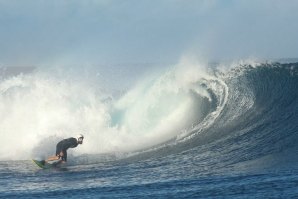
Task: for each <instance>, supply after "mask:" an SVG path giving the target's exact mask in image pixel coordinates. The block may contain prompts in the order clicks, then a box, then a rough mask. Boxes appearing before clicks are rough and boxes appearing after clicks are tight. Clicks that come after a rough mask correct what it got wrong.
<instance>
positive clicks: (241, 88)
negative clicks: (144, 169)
mask: <svg viewBox="0 0 298 199" xmlns="http://www.w3.org/2000/svg"><path fill="white" fill-rule="evenodd" d="M215 71H216V70H215ZM215 73H216V75H215V76H216V78H217V79H220V82H223V83H222V84H220V85H224V87H222V88H224V89H222V90H223V91H224V92H216V90H218V89H219V88H220V86H219V87H218V85H217V86H216V87H215V88H212V89H207V90H208V92H209V94H210V95H211V96H213V98H212V101H213V102H214V105H215V107H213V108H212V109H211V110H209V111H207V112H208V114H207V115H206V117H205V118H204V119H203V120H202V121H200V122H198V123H197V124H196V125H194V126H192V127H191V128H189V129H188V130H187V131H186V132H184V133H182V134H180V135H178V136H177V137H176V140H172V142H170V143H166V144H164V145H160V146H158V147H155V148H151V150H147V151H145V152H144V153H141V155H139V156H138V157H143V158H144V157H145V158H148V157H151V156H155V157H160V156H167V155H170V154H176V155H177V154H180V155H181V154H183V155H187V158H192V159H194V160H195V161H197V162H201V163H202V164H203V163H204V162H205V163H206V164H208V165H210V164H211V163H212V164H215V163H216V164H219V165H222V166H227V165H233V164H241V163H243V162H247V161H258V164H268V161H269V159H270V161H273V160H274V159H275V160H274V161H275V162H274V164H277V163H278V164H286V162H287V161H289V160H291V162H292V161H296V162H297V161H298V158H297V157H296V155H295V154H296V152H297V151H298V147H297V143H298V123H297V121H298V100H297V99H298V90H297V86H298V63H290V64H280V63H270V64H268V63H266V64H255V65H249V64H247V65H246V64H244V65H239V66H237V67H234V68H232V69H230V70H228V71H224V72H222V73H220V72H215ZM209 83H210V81H209ZM219 90H220V89H219ZM215 93H217V94H218V93H220V95H216V94H215ZM221 102H222V103H221ZM203 106H204V105H203ZM206 124H207V125H206ZM264 161H265V162H267V163H264Z"/></svg>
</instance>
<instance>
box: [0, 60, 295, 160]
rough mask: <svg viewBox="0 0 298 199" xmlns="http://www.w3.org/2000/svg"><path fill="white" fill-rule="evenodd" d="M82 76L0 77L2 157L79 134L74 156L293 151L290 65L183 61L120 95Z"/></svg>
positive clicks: (49, 149)
mask: <svg viewBox="0 0 298 199" xmlns="http://www.w3.org/2000/svg"><path fill="white" fill-rule="evenodd" d="M89 77H90V74H88V75H87V76H86V77H80V78H78V77H77V76H72V75H56V73H52V72H51V73H50V72H49V71H46V72H42V71H34V72H32V73H29V74H21V75H15V76H12V77H8V78H6V79H2V80H1V81H0V93H1V95H0V112H1V116H0V117H1V118H0V119H1V120H0V128H1V132H0V134H1V137H2V139H4V140H5V143H3V144H2V147H1V149H0V159H26V158H30V157H32V156H39V157H40V156H43V157H45V156H47V155H50V154H51V153H54V151H55V143H56V142H57V140H59V139H61V138H65V137H68V136H73V135H76V134H77V133H78V132H83V133H84V134H85V137H86V141H85V143H84V145H82V146H80V149H76V150H72V152H73V154H74V155H82V154H103V153H119V152H120V153H127V152H135V151H138V152H137V154H139V155H138V156H142V157H152V156H167V155H169V154H178V153H183V152H184V151H192V153H193V152H194V153H198V154H200V158H203V157H206V156H207V157H209V158H217V160H218V161H222V162H229V163H231V162H234V163H235V162H242V161H246V160H252V159H256V158H259V157H264V156H266V155H268V154H272V153H279V152H281V151H287V150H288V151H291V150H296V144H295V143H297V139H298V136H297V135H296V134H297V133H296V132H297V131H298V126H297V124H296V123H297V122H296V121H297V117H298V116H297V111H298V102H297V95H298V92H297V91H296V85H298V64H297V63H289V64H279V63H270V64H268V63H267V64H255V65H250V64H243V65H238V66H235V67H232V68H229V69H225V70H221V67H219V66H215V67H205V68H204V67H197V66H188V65H187V66H186V65H183V64H182V65H181V64H180V65H179V66H176V67H174V68H172V69H169V70H167V71H166V72H162V73H158V74H157V75H156V74H155V75H153V76H149V75H148V76H146V77H145V78H144V79H143V80H142V81H139V82H138V83H136V84H135V86H134V87H132V88H131V89H129V90H128V91H127V92H125V94H122V95H121V96H120V97H115V96H112V95H110V94H109V93H107V92H106V91H105V92H104V89H103V88H102V87H101V85H100V84H98V82H96V81H91V80H90V78H89ZM113 81H117V80H113ZM119 81H120V80H119ZM12 148H13V149H14V150H12ZM219 152H220V153H219ZM135 154H136V153H130V156H131V155H133V156H134V157H135Z"/></svg>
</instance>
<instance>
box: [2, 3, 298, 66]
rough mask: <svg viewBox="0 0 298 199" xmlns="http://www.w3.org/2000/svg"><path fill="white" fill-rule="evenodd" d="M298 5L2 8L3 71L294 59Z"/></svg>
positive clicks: (28, 5) (36, 5)
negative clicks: (189, 57) (190, 60)
mask: <svg viewBox="0 0 298 199" xmlns="http://www.w3.org/2000/svg"><path fill="white" fill-rule="evenodd" d="M297 10H298V1H296V0H98V1H95V0H84V1H81V0H69V1H66V0H65V1H63V0H51V1H48V0H26V1H21V0H0V66H1V65H10V66H12V65H14V66H15V65H17V66H22V65H34V66H38V65H50V64H58V65H59V64H60V65H71V64H78V65H80V64H82V65H88V64H89V65H96V64H103V63H104V64H107V63H108V64H109V63H138V62H142V63H146V62H154V63H162V62H171V63H172V62H176V61H178V60H179V59H181V57H183V56H185V55H188V54H191V55H195V56H199V57H204V58H205V59H208V60H215V59H223V60H227V59H241V58H242V59H245V58H249V57H255V58H266V59H270V58H289V57H297V52H298V12H297Z"/></svg>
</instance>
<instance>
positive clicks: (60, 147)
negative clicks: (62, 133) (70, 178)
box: [56, 142, 67, 161]
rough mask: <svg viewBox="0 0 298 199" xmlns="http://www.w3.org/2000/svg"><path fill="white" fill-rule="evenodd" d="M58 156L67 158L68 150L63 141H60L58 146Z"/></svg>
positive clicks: (63, 158)
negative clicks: (61, 154)
mask: <svg viewBox="0 0 298 199" xmlns="http://www.w3.org/2000/svg"><path fill="white" fill-rule="evenodd" d="M61 152H62V153H63V156H60V153H61ZM56 156H60V157H61V159H62V160H64V161H66V160H67V152H66V149H65V147H64V146H63V143H62V142H59V143H58V144H57V146H56Z"/></svg>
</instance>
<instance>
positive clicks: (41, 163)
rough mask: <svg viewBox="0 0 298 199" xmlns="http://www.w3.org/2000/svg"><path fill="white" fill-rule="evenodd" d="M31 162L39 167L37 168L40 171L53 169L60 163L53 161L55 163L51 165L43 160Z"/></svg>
mask: <svg viewBox="0 0 298 199" xmlns="http://www.w3.org/2000/svg"><path fill="white" fill-rule="evenodd" d="M32 161H33V162H34V163H35V164H36V165H37V166H38V167H39V168H42V169H50V168H54V167H57V166H58V165H59V164H60V163H61V161H55V162H52V163H48V162H45V161H44V160H41V161H40V160H34V159H32Z"/></svg>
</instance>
